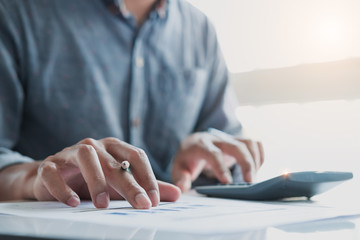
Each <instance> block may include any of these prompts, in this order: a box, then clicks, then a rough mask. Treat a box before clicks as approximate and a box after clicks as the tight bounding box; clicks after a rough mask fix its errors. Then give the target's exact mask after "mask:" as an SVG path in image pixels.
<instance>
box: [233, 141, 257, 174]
mask: <svg viewBox="0 0 360 240" xmlns="http://www.w3.org/2000/svg"><path fill="white" fill-rule="evenodd" d="M238 141H240V142H242V143H244V144H245V145H246V147H247V148H248V150H249V152H250V154H251V156H252V159H253V161H254V163H255V169H256V170H257V169H259V168H260V166H261V159H260V158H261V157H260V150H259V147H258V144H257V143H256V142H254V141H251V140H245V139H238Z"/></svg>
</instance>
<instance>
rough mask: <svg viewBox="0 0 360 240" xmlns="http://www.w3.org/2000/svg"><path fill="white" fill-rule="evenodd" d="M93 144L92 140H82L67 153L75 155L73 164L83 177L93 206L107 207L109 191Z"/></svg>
mask: <svg viewBox="0 0 360 240" xmlns="http://www.w3.org/2000/svg"><path fill="white" fill-rule="evenodd" d="M87 141H91V142H87ZM93 145H94V146H96V143H95V142H93V141H92V140H86V141H83V143H81V144H77V145H75V146H74V148H73V151H71V152H68V153H67V154H73V155H75V156H76V163H75V164H76V165H77V166H78V167H79V169H80V172H81V174H82V176H83V177H84V180H85V182H86V184H87V186H88V189H89V193H90V196H91V199H92V201H93V203H94V205H95V207H97V208H107V207H108V205H109V201H110V197H109V192H108V189H107V183H106V179H105V176H104V173H103V170H102V168H101V164H100V160H99V157H98V155H97V152H96V150H95V148H94V147H93ZM69 157H70V156H69Z"/></svg>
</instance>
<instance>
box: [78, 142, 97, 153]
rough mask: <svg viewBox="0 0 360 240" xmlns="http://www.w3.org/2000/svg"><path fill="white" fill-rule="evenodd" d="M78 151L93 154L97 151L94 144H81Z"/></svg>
mask: <svg viewBox="0 0 360 240" xmlns="http://www.w3.org/2000/svg"><path fill="white" fill-rule="evenodd" d="M78 151H79V154H92V153H94V152H95V148H94V147H93V146H92V145H87V144H79V146H78Z"/></svg>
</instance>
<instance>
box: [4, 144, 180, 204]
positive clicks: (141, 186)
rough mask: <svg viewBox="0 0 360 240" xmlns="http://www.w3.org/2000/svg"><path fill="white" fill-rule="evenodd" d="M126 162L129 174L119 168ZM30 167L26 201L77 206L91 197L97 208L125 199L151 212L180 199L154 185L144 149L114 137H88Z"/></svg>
mask: <svg viewBox="0 0 360 240" xmlns="http://www.w3.org/2000/svg"><path fill="white" fill-rule="evenodd" d="M125 160H126V161H128V162H130V171H125V170H123V169H122V168H121V165H120V164H121V162H122V161H125ZM29 164H33V165H35V164H36V165H37V166H38V167H37V171H33V172H34V173H33V178H32V179H31V178H30V179H31V180H30V182H31V183H32V184H31V185H32V191H27V192H29V194H28V196H27V197H30V198H35V199H37V200H41V201H48V200H58V201H60V202H63V203H65V204H67V205H69V206H73V207H76V206H77V205H79V203H80V199H91V200H92V201H93V203H94V205H95V206H96V207H97V208H106V207H108V205H109V200H110V199H126V200H127V201H128V202H129V203H130V204H131V205H132V206H133V207H134V208H150V207H151V206H157V205H158V204H159V201H160V199H161V200H164V201H176V200H177V199H178V198H179V196H180V190H179V189H178V188H177V187H175V186H174V185H171V184H168V183H164V182H161V181H156V179H155V176H154V173H153V171H152V168H151V166H150V162H149V160H148V158H147V156H146V154H145V152H144V151H143V150H141V149H139V148H136V147H134V146H132V145H130V144H127V143H125V142H122V141H120V140H118V139H116V138H104V139H101V140H94V139H90V138H87V139H84V140H82V141H80V142H79V143H77V144H75V145H73V146H71V147H68V148H65V149H63V150H62V151H61V152H58V153H57V154H55V155H53V156H49V157H47V158H46V159H45V160H44V161H42V162H41V163H40V164H39V163H37V162H34V163H29ZM19 165H24V164H19ZM12 167H19V166H16V165H15V166H11V167H8V168H9V169H10V172H13V171H12V170H11V168H12ZM6 170H7V169H5V170H3V171H1V173H0V174H4V173H6ZM1 179H3V176H1ZM3 184H4V183H3Z"/></svg>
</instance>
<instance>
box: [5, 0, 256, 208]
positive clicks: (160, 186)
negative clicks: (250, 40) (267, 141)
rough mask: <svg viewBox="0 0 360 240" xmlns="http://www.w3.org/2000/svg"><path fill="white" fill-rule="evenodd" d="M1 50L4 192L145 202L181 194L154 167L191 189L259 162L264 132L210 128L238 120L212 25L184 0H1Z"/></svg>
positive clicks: (233, 126)
mask: <svg viewBox="0 0 360 240" xmlns="http://www.w3.org/2000/svg"><path fill="white" fill-rule="evenodd" d="M0 53H1V58H0V74H1V75H0V83H1V88H0V101H1V102H0V126H1V128H0V167H1V168H2V170H1V171H0V181H1V183H2V184H1V186H0V199H1V200H10V199H29V198H30V199H38V200H54V199H56V200H59V201H61V202H64V203H66V204H68V205H69V206H77V205H78V204H79V202H80V199H87V198H91V199H92V201H93V203H94V205H95V206H96V207H99V208H103V207H107V206H108V204H109V200H110V199H123V198H125V199H126V200H128V201H129V202H130V204H131V205H132V206H134V207H135V208H149V207H151V206H156V205H157V204H158V203H159V200H160V199H161V200H166V201H175V200H176V199H177V198H178V197H179V189H178V188H176V187H175V186H173V185H171V184H168V183H165V182H162V181H158V182H157V181H156V180H155V177H156V178H158V179H160V180H163V181H167V182H170V181H172V182H173V183H175V184H176V185H177V186H178V187H180V189H181V190H182V191H187V190H189V189H190V187H191V184H192V182H193V181H195V180H196V179H198V176H199V175H200V174H201V173H203V174H205V175H206V176H207V177H208V178H215V179H218V180H219V181H220V182H222V183H230V182H231V181H232V176H231V171H230V168H231V167H232V166H233V165H234V164H237V165H238V166H241V171H242V175H243V177H244V180H245V181H248V182H250V181H252V180H253V178H254V174H255V171H256V170H257V169H258V168H259V167H260V166H261V164H262V163H263V152H262V147H261V144H260V143H257V142H253V141H250V140H242V139H240V138H235V137H234V138H222V137H218V136H215V135H213V134H210V133H209V132H208V129H209V128H216V129H219V130H222V131H224V132H227V133H229V134H233V135H236V136H240V134H241V125H240V124H239V123H238V122H237V120H236V118H235V115H234V112H233V110H234V106H235V101H234V96H233V94H232V92H231V91H230V90H229V88H228V74H227V69H226V66H225V63H224V60H223V58H222V56H221V52H220V49H219V46H218V43H217V40H216V36H215V31H214V29H213V27H212V26H211V24H210V23H209V21H208V20H207V18H206V17H205V16H204V15H203V14H201V13H200V12H199V11H198V10H196V9H195V8H193V7H192V6H191V5H190V4H188V3H187V2H184V1H181V0H179V1H178V0H169V1H163V0H160V1H156V0H131V1H125V0H124V1H111V0H110V1H108V0H105V1H101V0H91V1H72V0H61V1H60V0H59V1H48V0H31V1H22V0H1V1H0ZM95 139H96V140H95ZM34 160H40V161H34ZM124 161H128V162H129V163H130V171H126V170H122V168H121V163H123V162H124ZM231 169H234V167H232V168H231ZM235 169H239V168H236V167H235ZM152 170H153V171H154V173H155V175H154V173H153V171H152Z"/></svg>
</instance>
